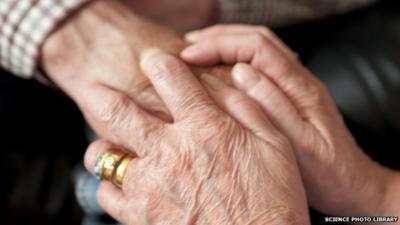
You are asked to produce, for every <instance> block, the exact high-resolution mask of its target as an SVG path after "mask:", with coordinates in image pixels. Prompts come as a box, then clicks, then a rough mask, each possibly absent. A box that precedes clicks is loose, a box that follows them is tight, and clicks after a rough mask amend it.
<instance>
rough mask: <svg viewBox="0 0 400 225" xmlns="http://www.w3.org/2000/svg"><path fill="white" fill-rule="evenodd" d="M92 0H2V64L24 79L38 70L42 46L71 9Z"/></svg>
mask: <svg viewBox="0 0 400 225" xmlns="http://www.w3.org/2000/svg"><path fill="white" fill-rule="evenodd" d="M87 1H89V0H0V65H1V67H2V68H4V69H6V70H9V71H10V72H12V73H14V74H16V75H18V76H21V77H25V78H29V77H32V76H33V75H34V74H35V73H36V72H37V67H38V66H37V64H38V60H39V55H40V47H41V44H42V43H43V42H44V40H45V39H46V37H47V36H48V35H49V33H50V32H51V31H52V30H53V29H54V28H55V27H56V25H57V24H58V23H59V22H60V21H61V20H62V19H64V18H65V17H66V16H67V15H68V14H69V13H70V12H72V11H73V10H74V9H76V8H78V7H79V6H80V5H82V4H83V3H85V2H87Z"/></svg>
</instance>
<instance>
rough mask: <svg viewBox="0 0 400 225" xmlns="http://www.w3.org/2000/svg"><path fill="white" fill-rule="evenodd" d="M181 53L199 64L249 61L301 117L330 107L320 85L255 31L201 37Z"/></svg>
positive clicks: (188, 59) (325, 93) (310, 115)
mask: <svg viewBox="0 0 400 225" xmlns="http://www.w3.org/2000/svg"><path fill="white" fill-rule="evenodd" d="M181 56H182V58H184V59H185V60H186V61H187V62H189V63H193V64H200V65H210V64H216V63H220V62H223V63H229V64H233V63H237V62H246V63H249V64H251V65H252V66H253V67H254V68H255V69H257V70H259V71H261V72H262V73H263V74H265V75H266V76H268V77H269V78H270V79H271V81H273V82H274V83H275V84H276V85H277V86H278V87H279V88H280V89H282V90H283V92H284V93H285V94H286V95H287V96H288V97H289V98H290V100H291V101H292V102H293V104H294V105H295V106H296V108H297V109H298V111H299V112H302V113H304V114H305V116H304V117H305V118H309V117H312V116H313V115H314V116H315V114H316V113H320V112H321V110H322V111H324V108H325V107H324V106H326V105H329V108H332V107H331V105H332V104H330V102H331V100H330V98H329V96H328V95H327V92H326V91H325V90H324V88H323V85H322V84H321V83H320V82H319V81H318V80H317V79H316V78H315V77H313V76H312V74H310V73H309V72H308V71H307V70H306V69H304V68H303V66H302V65H300V64H299V63H296V62H294V61H291V60H289V59H288V58H287V57H286V55H285V54H284V53H283V52H282V51H281V50H280V49H279V48H277V47H276V45H274V44H273V43H272V42H271V41H269V40H268V39H266V38H264V37H263V36H260V35H259V34H254V33H252V34H242V33H241V34H229V35H222V36H217V37H214V38H210V39H205V40H203V41H201V42H199V43H197V44H195V45H194V46H192V47H190V48H188V49H186V50H185V51H183V52H182V53H181Z"/></svg>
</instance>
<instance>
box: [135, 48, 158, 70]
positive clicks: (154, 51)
mask: <svg viewBox="0 0 400 225" xmlns="http://www.w3.org/2000/svg"><path fill="white" fill-rule="evenodd" d="M161 54H163V52H162V50H161V49H158V48H150V49H145V50H144V51H143V52H141V54H140V65H141V66H142V68H145V67H146V66H147V65H148V64H149V63H151V62H152V61H154V57H156V56H159V55H161Z"/></svg>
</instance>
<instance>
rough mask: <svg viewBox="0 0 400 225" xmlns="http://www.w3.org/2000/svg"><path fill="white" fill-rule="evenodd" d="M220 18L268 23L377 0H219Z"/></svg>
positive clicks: (273, 24) (340, 10)
mask: <svg viewBox="0 0 400 225" xmlns="http://www.w3.org/2000/svg"><path fill="white" fill-rule="evenodd" d="M218 1H219V2H220V9H221V12H220V15H221V16H220V22H222V23H253V24H264V25H267V26H271V27H278V26H285V25H291V24H295V23H300V22H303V21H305V20H310V19H316V18H321V17H326V16H329V15H332V14H339V13H345V12H348V11H351V10H353V9H356V8H360V7H362V6H366V5H369V4H371V3H374V2H377V1H379V0H218Z"/></svg>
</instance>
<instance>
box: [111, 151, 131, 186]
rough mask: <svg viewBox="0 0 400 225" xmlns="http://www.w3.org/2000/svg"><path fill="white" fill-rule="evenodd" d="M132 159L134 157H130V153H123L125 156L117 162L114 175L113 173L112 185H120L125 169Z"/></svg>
mask: <svg viewBox="0 0 400 225" xmlns="http://www.w3.org/2000/svg"><path fill="white" fill-rule="evenodd" d="M133 159H134V157H132V156H130V155H125V157H124V158H123V159H122V160H121V162H120V163H119V164H118V167H117V169H116V171H115V175H114V179H113V184H114V185H116V186H118V187H120V188H121V187H122V183H123V181H124V177H125V173H126V170H127V168H128V166H129V164H130V163H131V161H132V160H133Z"/></svg>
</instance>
